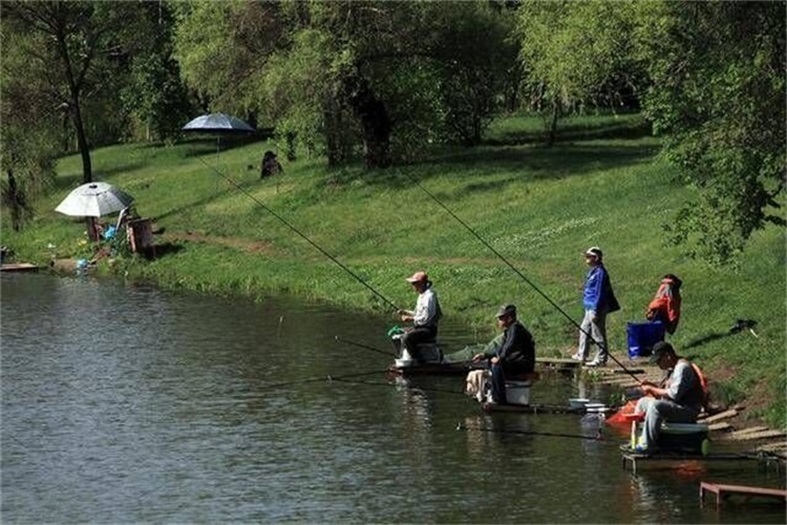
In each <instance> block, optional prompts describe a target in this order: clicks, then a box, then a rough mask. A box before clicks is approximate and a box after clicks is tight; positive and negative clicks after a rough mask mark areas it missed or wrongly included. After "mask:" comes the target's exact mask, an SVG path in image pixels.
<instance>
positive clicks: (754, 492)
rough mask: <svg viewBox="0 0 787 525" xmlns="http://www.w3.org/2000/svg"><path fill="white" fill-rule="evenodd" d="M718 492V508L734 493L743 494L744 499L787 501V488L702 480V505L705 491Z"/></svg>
mask: <svg viewBox="0 0 787 525" xmlns="http://www.w3.org/2000/svg"><path fill="white" fill-rule="evenodd" d="M706 492H712V493H713V494H716V508H717V509H718V508H719V507H720V506H721V504H722V502H723V501H724V500H725V499H728V498H729V497H730V496H732V495H733V494H736V495H740V496H743V498H744V501H747V502H748V501H749V500H750V499H752V498H755V497H760V498H771V499H777V500H780V501H781V502H782V503H787V490H781V489H770V488H765V487H750V486H747V485H721V484H717V483H709V482H706V481H702V482H700V505H702V504H704V503H705V493H706Z"/></svg>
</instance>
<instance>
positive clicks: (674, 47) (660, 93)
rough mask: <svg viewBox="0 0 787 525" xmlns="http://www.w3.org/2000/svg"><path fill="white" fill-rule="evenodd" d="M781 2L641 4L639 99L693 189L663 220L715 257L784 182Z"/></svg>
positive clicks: (757, 217) (749, 227)
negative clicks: (642, 84) (670, 219)
mask: <svg viewBox="0 0 787 525" xmlns="http://www.w3.org/2000/svg"><path fill="white" fill-rule="evenodd" d="M785 14H786V13H785V4H784V3H781V2H663V3H660V2H659V3H654V4H652V5H650V6H649V7H648V9H647V17H646V18H644V21H646V22H647V24H643V25H642V28H641V31H642V40H641V41H642V42H643V53H644V58H645V59H646V61H647V63H648V64H649V72H650V74H651V76H652V79H653V83H652V86H651V88H650V90H649V92H648V95H647V98H646V109H647V113H648V115H649V116H650V118H651V119H652V120H653V122H654V128H655V130H656V131H657V132H658V133H659V134H661V135H663V136H664V139H665V142H664V144H665V146H664V147H665V150H664V151H665V154H666V156H667V157H668V158H669V159H670V160H671V161H673V162H674V163H675V164H676V166H678V167H679V169H680V177H681V181H683V182H685V183H687V184H689V185H691V186H693V187H695V188H696V189H697V190H698V193H697V195H698V196H697V198H696V199H695V200H693V201H692V202H689V203H687V204H686V205H685V206H684V207H683V208H682V209H681V210H680V212H679V213H678V216H677V218H676V221H675V222H674V224H672V225H669V226H667V227H666V228H667V231H668V232H669V234H670V238H671V240H672V241H673V242H675V243H678V244H683V245H684V246H685V247H686V249H687V251H688V253H689V254H690V255H692V256H696V257H702V258H704V259H706V260H708V261H710V262H713V263H716V264H724V263H726V262H729V261H731V260H733V259H734V256H735V254H736V253H738V252H740V251H741V250H742V249H743V247H744V245H745V243H746V241H747V240H748V239H749V238H750V237H751V235H752V233H753V232H754V231H755V230H757V229H760V228H762V227H764V226H765V224H766V223H768V222H770V223H776V224H779V225H784V224H785V223H784V219H783V217H782V216H781V214H778V215H776V214H775V213H777V212H776V210H775V208H776V207H777V206H778V202H779V200H780V199H781V198H782V196H783V194H784V190H785V166H786V163H785V139H786V138H787V133H786V132H785V125H786V124H785V122H786V120H787V115H785V98H784V94H785V71H786V70H787V54H786V51H787V47H786V46H785Z"/></svg>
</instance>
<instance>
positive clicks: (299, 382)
mask: <svg viewBox="0 0 787 525" xmlns="http://www.w3.org/2000/svg"><path fill="white" fill-rule="evenodd" d="M387 371H388V369H387V368H384V369H382V370H372V371H371V372H358V373H354V374H343V375H340V376H331V375H327V376H317V377H309V378H306V379H298V380H296V381H285V382H282V383H271V384H268V385H262V386H261V387H260V389H261V390H268V389H271V388H282V387H287V386H292V385H302V384H305V383H316V382H318V381H328V382H330V381H340V380H342V378H345V377H361V376H370V375H374V374H384V373H386V372H387Z"/></svg>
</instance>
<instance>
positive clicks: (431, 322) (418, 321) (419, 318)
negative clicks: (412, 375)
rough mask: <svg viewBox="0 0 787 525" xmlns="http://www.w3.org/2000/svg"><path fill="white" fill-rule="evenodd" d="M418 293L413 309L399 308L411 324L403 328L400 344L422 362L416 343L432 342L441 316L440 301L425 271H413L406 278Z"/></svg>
mask: <svg viewBox="0 0 787 525" xmlns="http://www.w3.org/2000/svg"><path fill="white" fill-rule="evenodd" d="M407 282H409V283H410V284H412V285H413V289H414V290H415V292H416V293H417V294H418V300H417V301H416V303H415V310H399V312H398V313H399V315H400V316H401V319H402V321H403V322H405V323H408V322H412V323H413V326H412V327H411V328H408V329H406V330H405V333H404V335H403V336H402V346H403V347H404V348H405V349H407V352H408V353H409V354H410V356H411V357H412V358H413V359H414V360H415V361H416V362H417V363H422V362H423V356H422V354H421V352H420V351H419V350H418V345H420V344H423V343H430V342H434V340H435V339H437V323H438V322H439V321H440V318H441V317H442V315H443V314H442V311H441V310H440V302H439V301H438V300H437V294H436V293H435V291H434V290H433V289H432V281H430V280H429V277H428V276H427V275H426V273H425V272H415V273H414V274H413V275H412V276H410V277H408V278H407Z"/></svg>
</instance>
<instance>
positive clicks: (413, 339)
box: [402, 326, 437, 362]
mask: <svg viewBox="0 0 787 525" xmlns="http://www.w3.org/2000/svg"><path fill="white" fill-rule="evenodd" d="M436 338H437V327H436V326H416V327H415V328H413V329H412V330H410V331H409V332H407V333H405V334H404V335H403V336H402V346H403V347H404V348H406V349H407V352H408V353H409V354H410V356H411V357H412V358H413V359H415V360H416V361H418V362H422V361H423V360H424V358H423V355H422V354H421V352H420V351H419V350H418V345H420V344H423V343H432V342H434V341H435V339H436Z"/></svg>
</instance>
